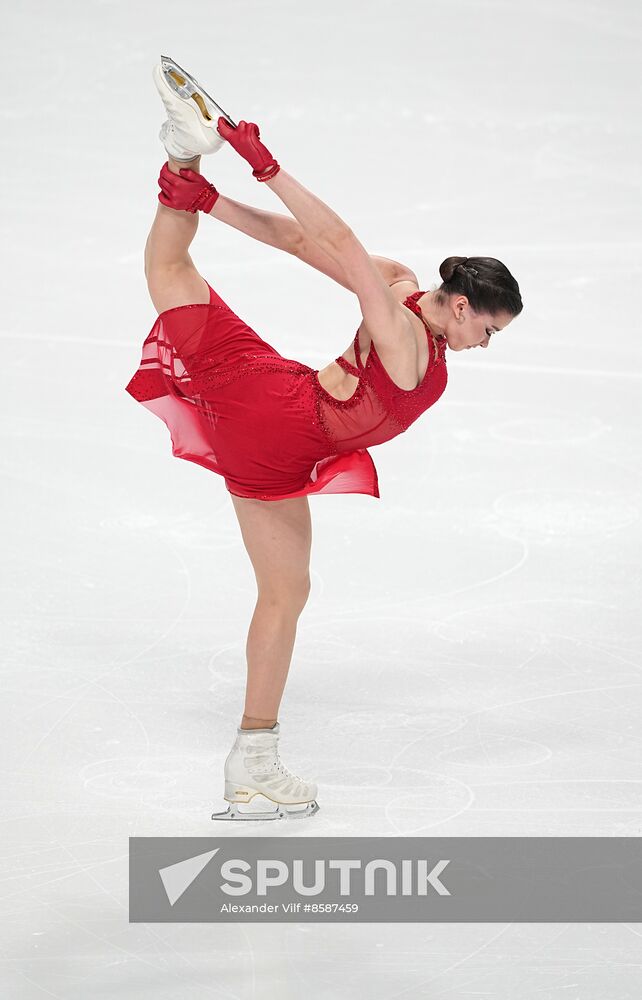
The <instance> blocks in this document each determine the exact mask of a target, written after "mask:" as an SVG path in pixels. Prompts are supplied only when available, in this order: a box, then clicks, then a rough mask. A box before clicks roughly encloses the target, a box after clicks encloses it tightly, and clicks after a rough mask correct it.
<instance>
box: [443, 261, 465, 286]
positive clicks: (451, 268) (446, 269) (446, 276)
mask: <svg viewBox="0 0 642 1000" xmlns="http://www.w3.org/2000/svg"><path fill="white" fill-rule="evenodd" d="M467 260H468V257H446V259H445V261H444V262H443V263H442V265H441V267H440V268H439V274H440V275H441V280H442V281H452V279H453V277H454V274H455V271H456V269H457V268H458V267H459V265H460V264H465V263H466V261H467Z"/></svg>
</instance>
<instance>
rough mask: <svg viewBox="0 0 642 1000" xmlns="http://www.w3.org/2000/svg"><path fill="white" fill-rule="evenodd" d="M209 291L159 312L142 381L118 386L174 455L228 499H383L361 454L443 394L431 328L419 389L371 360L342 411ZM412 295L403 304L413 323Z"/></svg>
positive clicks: (139, 374) (440, 351)
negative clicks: (199, 469) (204, 472)
mask: <svg viewBox="0 0 642 1000" xmlns="http://www.w3.org/2000/svg"><path fill="white" fill-rule="evenodd" d="M208 287H209V289H210V301H209V304H208V303H205V304H193V305H184V306H176V308H174V309H167V310H165V312H162V313H160V315H159V316H158V317H157V319H156V322H155V323H154V325H153V327H152V329H151V331H150V333H149V335H148V337H147V338H146V340H145V342H144V344H143V354H142V359H141V362H140V365H139V368H138V370H137V371H136V373H135V374H134V376H133V378H132V379H131V380H130V382H129V383H128V385H127V386H126V391H127V392H128V393H130V395H131V396H133V397H134V399H136V400H137V401H138V402H140V403H142V405H143V406H145V407H147V409H148V410H151V411H152V413H155V414H156V416H158V417H160V419H161V420H163V421H164V423H165V424H166V425H167V428H168V429H169V432H170V436H171V441H172V453H173V455H175V456H176V457H177V458H184V459H186V460H187V461H189V462H196V464H197V465H202V466H203V467H204V468H205V469H209V470H211V471H212V472H217V473H219V475H221V476H223V477H224V479H225V485H226V487H227V489H228V491H229V492H230V493H233V494H235V495H236V496H241V497H254V498H255V499H258V500H283V499H286V498H288V497H299V496H306V495H307V494H314V493H365V494H368V495H370V496H373V497H379V484H378V477H377V470H376V468H375V465H374V462H373V461H372V458H371V456H370V454H369V453H368V451H367V449H368V448H369V447H370V446H372V445H377V444H382V443H383V442H384V441H389V440H390V439H391V438H393V437H396V436H397V435H398V434H401V433H403V431H405V430H406V429H407V428H408V427H409V426H410V425H411V424H412V423H414V421H415V420H417V418H418V417H419V416H421V414H422V413H423V412H424V411H425V410H427V409H428V407H430V406H432V405H433V403H435V402H436V401H437V400H438V399H439V397H440V396H441V395H442V393H443V392H444V389H445V388H446V382H447V378H448V376H447V371H446V359H445V351H446V340H445V338H440V339H437V338H436V337H433V335H432V333H431V332H430V329H429V327H428V326H427V324H425V321H424V325H425V326H426V336H427V340H428V351H429V361H428V368H427V370H426V374H425V377H424V379H423V380H422V382H421V383H420V384H419V385H418V386H417V387H416V388H415V389H410V390H406V389H400V388H399V386H397V385H396V384H395V383H394V382H393V381H392V379H391V378H390V376H389V375H388V373H387V372H386V370H385V368H384V367H383V365H382V363H381V360H380V358H379V356H378V355H377V352H376V350H375V346H374V343H373V344H372V345H371V347H370V351H369V353H368V357H367V360H366V364H365V366H364V364H363V362H362V360H361V353H360V349H359V332H358V331H357V335H356V337H355V340H354V349H355V358H356V360H357V367H356V368H355V367H354V366H353V365H351V364H350V363H349V362H348V361H346V360H345V358H343V357H339V358H337V359H336V361H337V363H338V364H339V365H340V366H341V367H342V368H343V369H344V370H345V371H348V372H350V373H351V374H352V375H356V376H358V377H359V383H358V385H357V388H356V390H355V392H354V394H353V395H352V396H351V397H350V398H349V399H346V400H338V399H335V398H334V397H333V396H331V395H330V394H329V393H328V392H327V391H326V390H325V389H324V388H323V386H321V384H320V383H319V380H318V378H317V374H318V369H314V368H310V367H308V365H304V364H302V363H301V362H299V361H294V360H292V359H291V358H284V357H283V356H282V355H281V354H279V352H278V351H277V350H275V349H274V348H273V347H271V346H270V344H268V343H266V342H265V341H264V340H262V339H261V337H259V335H258V334H257V333H256V332H255V331H254V330H252V329H251V328H250V327H249V326H247V324H246V323H244V322H243V320H241V319H240V318H239V317H238V316H237V315H236V313H234V312H233V311H232V310H231V309H230V307H229V306H228V305H227V304H226V303H225V302H224V301H223V300H222V299H221V297H220V296H219V295H218V294H217V293H216V292H215V291H214V289H213V288H212V287H211V286H210V285H208ZM423 294H424V292H420V291H417V292H413V293H412V295H409V296H408V298H407V299H405V300H404V305H406V306H407V307H408V308H410V309H412V310H413V312H415V313H416V314H417V315H419V316H421V312H420V310H419V307H418V305H417V299H418V298H419V297H420V296H421V295H423Z"/></svg>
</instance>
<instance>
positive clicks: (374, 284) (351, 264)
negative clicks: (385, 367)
mask: <svg viewBox="0 0 642 1000" xmlns="http://www.w3.org/2000/svg"><path fill="white" fill-rule="evenodd" d="M263 183H264V184H267V185H268V186H269V187H270V189H271V190H272V191H274V193H275V194H276V195H277V196H278V197H279V198H280V199H281V201H282V202H283V203H284V204H285V205H286V207H287V208H289V209H290V211H291V212H292V214H293V215H294V217H295V218H296V219H298V220H299V222H300V223H301V225H302V226H303V229H304V231H305V234H306V236H309V237H310V238H311V239H312V240H314V242H315V243H318V244H319V246H320V247H321V248H322V249H323V250H325V251H326V252H327V253H328V254H329V255H330V256H331V257H332V258H333V259H334V260H335V262H336V263H337V264H338V265H339V266H340V268H341V270H342V271H343V273H344V276H345V280H346V281H347V287H349V288H350V289H351V290H352V291H353V292H354V294H355V295H356V296H357V298H358V299H359V305H360V307H361V313H362V315H363V318H364V320H365V322H366V325H367V327H368V329H369V331H370V335H371V337H372V340H373V342H374V345H375V347H376V348H377V351H378V352H379V355H380V357H381V354H382V351H383V352H384V353H389V354H390V355H391V357H398V356H399V353H400V352H408V353H411V352H413V351H415V352H416V342H415V334H414V330H413V328H412V326H411V324H410V321H409V319H408V315H407V312H406V311H405V310H403V309H402V308H401V307H400V305H399V300H398V299H397V298H396V296H395V294H394V293H393V292H392V291H391V289H390V287H389V285H388V283H387V282H386V281H385V280H383V278H382V275H381V273H380V272H379V270H378V268H377V267H376V266H375V264H374V262H373V260H372V259H371V257H370V255H369V254H368V252H367V250H366V249H365V247H364V246H363V244H362V243H361V242H360V241H359V239H358V238H357V236H356V234H355V233H354V232H353V231H352V229H351V228H350V227H349V226H348V225H347V223H345V222H344V221H343V219H340V218H339V216H338V215H337V214H336V213H335V212H333V211H332V209H331V208H329V207H328V205H325V204H324V203H323V202H322V201H321V199H320V198H317V197H316V196H315V195H313V194H312V192H311V191H308V190H307V189H306V188H304V187H303V185H302V184H299V182H298V181H296V180H295V179H294V177H291V176H290V174H288V173H287V171H285V170H283V168H281V169H280V170H279V171H278V173H276V174H275V175H274V177H272V179H271V180H266V181H263ZM382 360H383V358H382ZM384 363H385V362H384Z"/></svg>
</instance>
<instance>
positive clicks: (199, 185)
mask: <svg viewBox="0 0 642 1000" xmlns="http://www.w3.org/2000/svg"><path fill="white" fill-rule="evenodd" d="M158 183H159V185H160V188H161V193H160V194H159V196H158V200H159V201H160V203H161V205H167V207H168V208H174V209H176V211H178V212H192V213H195V212H197V211H199V210H200V211H201V212H207V213H208V214H209V213H210V212H211V211H212V209H213V207H214V205H215V204H216V201H217V199H218V196H219V192H218V191H217V190H216V188H215V187H214V185H213V184H210V182H209V181H208V180H207V178H206V177H203V175H202V174H197V173H196V171H195V170H191V169H190V168H189V167H181V172H180V174H175V173H174V172H173V171H172V170H170V169H169V163H164V164H163V167H162V169H161V172H160V175H159V178H158Z"/></svg>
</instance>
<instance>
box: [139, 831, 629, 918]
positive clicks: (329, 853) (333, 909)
mask: <svg viewBox="0 0 642 1000" xmlns="http://www.w3.org/2000/svg"><path fill="white" fill-rule="evenodd" d="M641 845H642V840H641V839H640V838H639V837H235V836H234V837H230V836H226V837H131V838H130V840H129V919H130V921H131V922H141V921H142V922H145V923H170V922H171V923H175V922H185V923H190V922H199V923H202V922H207V923H218V922H221V921H248V922H261V923H287V922H294V923H300V922H302V921H306V920H309V921H312V922H316V923H319V922H333V923H336V922H339V921H346V922H350V923H353V922H357V923H358V922H360V921H364V922H379V921H381V922H385V923H394V922H413V923H414V922H439V923H454V922H464V921H471V922H474V923H489V922H494V921H507V920H509V921H515V922H520V921H525V922H529V923H530V922H543V923H555V922H568V921H570V922H574V923H577V922H580V923H581V922H586V921H596V922H600V923H602V922H606V923H608V922H616V923H617V922H639V921H642V851H641Z"/></svg>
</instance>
